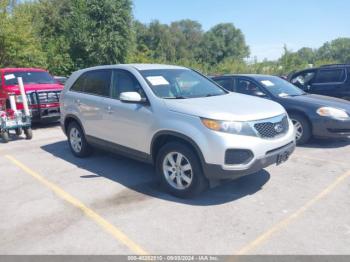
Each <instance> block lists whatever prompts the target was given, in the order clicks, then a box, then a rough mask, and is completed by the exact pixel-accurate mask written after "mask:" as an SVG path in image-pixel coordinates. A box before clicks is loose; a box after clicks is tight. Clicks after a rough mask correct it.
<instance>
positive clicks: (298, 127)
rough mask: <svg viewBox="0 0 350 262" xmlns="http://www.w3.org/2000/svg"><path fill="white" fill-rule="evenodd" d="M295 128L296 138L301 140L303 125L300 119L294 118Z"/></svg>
mask: <svg viewBox="0 0 350 262" xmlns="http://www.w3.org/2000/svg"><path fill="white" fill-rule="evenodd" d="M292 122H293V125H294V129H295V138H296V140H299V139H300V138H301V137H302V136H303V132H304V130H303V126H302V125H301V124H300V122H299V121H297V120H295V119H292Z"/></svg>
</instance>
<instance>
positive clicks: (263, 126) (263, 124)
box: [252, 114, 289, 139]
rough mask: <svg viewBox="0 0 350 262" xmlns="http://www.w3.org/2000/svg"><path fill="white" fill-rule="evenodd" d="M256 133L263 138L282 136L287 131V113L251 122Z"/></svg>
mask: <svg viewBox="0 0 350 262" xmlns="http://www.w3.org/2000/svg"><path fill="white" fill-rule="evenodd" d="M252 127H253V129H254V130H255V132H256V134H257V135H258V136H259V137H261V138H264V139H274V138H278V137H281V136H283V135H284V134H286V133H287V132H288V131H289V118H288V115H286V114H283V115H280V116H277V117H273V118H268V119H263V120H260V121H255V122H254V123H253V124H252Z"/></svg>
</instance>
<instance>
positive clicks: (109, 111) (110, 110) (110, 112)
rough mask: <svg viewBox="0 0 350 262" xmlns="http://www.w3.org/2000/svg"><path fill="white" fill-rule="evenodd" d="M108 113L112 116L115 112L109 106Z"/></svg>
mask: <svg viewBox="0 0 350 262" xmlns="http://www.w3.org/2000/svg"><path fill="white" fill-rule="evenodd" d="M107 113H108V114H112V113H113V110H112V107H111V106H107Z"/></svg>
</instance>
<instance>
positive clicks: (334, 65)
mask: <svg viewBox="0 0 350 262" xmlns="http://www.w3.org/2000/svg"><path fill="white" fill-rule="evenodd" d="M341 66H350V64H329V65H322V66H320V67H341Z"/></svg>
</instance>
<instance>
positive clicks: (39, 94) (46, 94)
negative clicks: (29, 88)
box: [27, 90, 61, 105]
mask: <svg viewBox="0 0 350 262" xmlns="http://www.w3.org/2000/svg"><path fill="white" fill-rule="evenodd" d="M60 94H61V91H59V90H54V91H51V90H48V91H36V92H31V93H28V94H27V97H28V102H29V104H30V105H39V104H44V105H45V104H52V103H59V99H60Z"/></svg>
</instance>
